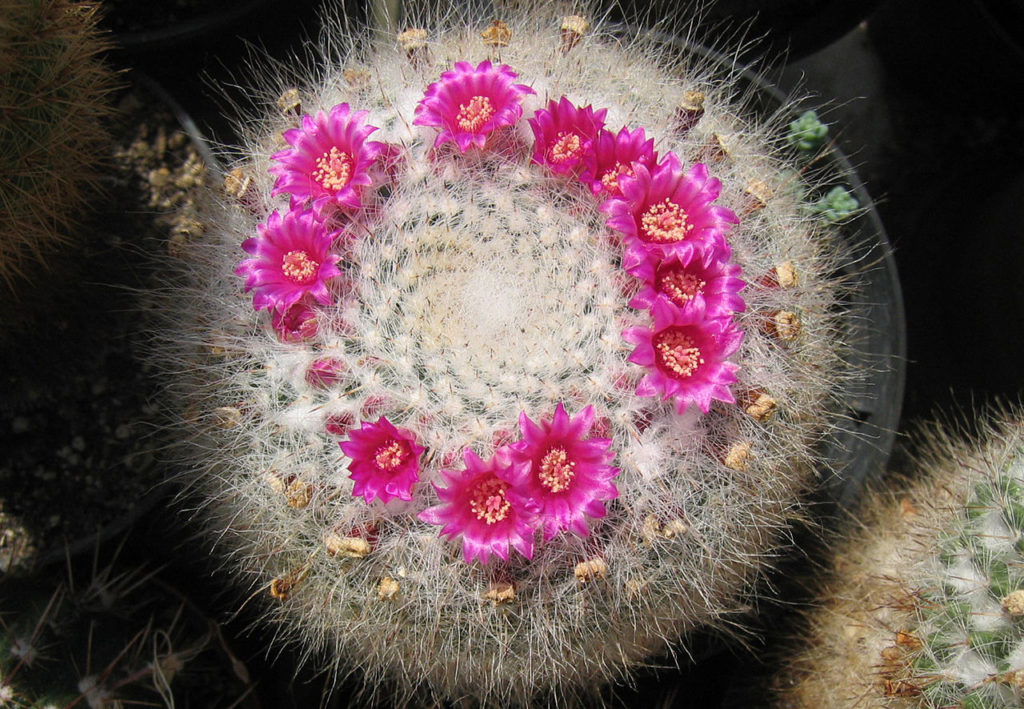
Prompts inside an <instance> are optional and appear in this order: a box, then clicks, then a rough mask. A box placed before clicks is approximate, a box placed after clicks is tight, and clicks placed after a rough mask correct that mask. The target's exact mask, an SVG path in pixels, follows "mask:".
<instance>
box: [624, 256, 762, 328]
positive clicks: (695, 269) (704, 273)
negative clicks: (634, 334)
mask: <svg viewBox="0 0 1024 709" xmlns="http://www.w3.org/2000/svg"><path fill="white" fill-rule="evenodd" d="M622 267H623V268H624V269H626V271H628V272H629V273H631V274H632V275H634V276H636V277H637V278H639V279H640V280H642V281H643V282H644V284H643V287H642V288H641V289H640V292H639V293H637V294H636V296H635V297H634V298H633V299H632V300H631V301H629V307H631V308H636V309H638V310H646V309H647V308H650V307H651V306H652V305H653V304H654V300H655V299H656V298H658V297H659V296H661V297H664V298H668V300H669V301H670V302H671V303H672V304H673V305H675V306H677V307H679V308H687V307H691V306H692V305H693V304H696V303H703V307H704V316H705V317H707V318H717V317H723V316H728V315H729V314H730V313H735V312H742V311H743V310H745V309H746V304H745V303H744V302H743V298H742V297H740V296H739V295H738V294H739V291H740V290H741V289H742V288H743V287H744V286H746V285H747V284H746V283H745V282H744V281H743V280H742V279H741V278H740V277H739V275H740V272H741V269H740V267H739V266H738V265H736V264H732V263H729V262H728V261H723V260H722V259H720V258H718V257H717V255H716V253H715V251H714V249H712V248H709V247H707V246H702V247H698V248H695V249H693V250H692V251H690V252H689V254H687V255H685V256H684V255H681V254H678V253H676V254H672V255H671V256H669V257H668V258H665V259H661V258H658V257H657V256H656V255H654V254H652V253H651V252H650V251H649V250H648V249H646V248H644V247H643V246H640V245H638V244H635V243H634V244H632V245H631V246H630V247H629V248H627V249H626V253H625V254H624V255H623V257H622Z"/></svg>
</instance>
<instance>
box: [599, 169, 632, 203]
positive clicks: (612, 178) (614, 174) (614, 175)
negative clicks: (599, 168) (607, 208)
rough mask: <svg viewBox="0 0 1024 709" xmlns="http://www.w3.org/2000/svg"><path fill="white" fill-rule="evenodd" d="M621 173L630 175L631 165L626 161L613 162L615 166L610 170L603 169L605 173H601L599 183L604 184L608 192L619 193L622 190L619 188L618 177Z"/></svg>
mask: <svg viewBox="0 0 1024 709" xmlns="http://www.w3.org/2000/svg"><path fill="white" fill-rule="evenodd" d="M622 175H629V176H630V177H632V176H633V167H632V166H631V165H627V164H626V163H622V162H617V163H615V167H613V168H612V169H611V170H607V171H605V173H604V174H603V175H601V184H602V185H604V188H605V189H606V190H607V191H608V192H609V193H610V194H614V195H620V194H622V192H621V191H620V190H619V177H620V176H622Z"/></svg>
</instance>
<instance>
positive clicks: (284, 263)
mask: <svg viewBox="0 0 1024 709" xmlns="http://www.w3.org/2000/svg"><path fill="white" fill-rule="evenodd" d="M318 268H320V264H319V263H317V262H316V261H314V260H313V259H311V258H310V257H309V254H307V253H306V252H305V251H301V250H296V251H289V252H288V253H286V254H285V255H284V258H283V259H281V273H283V274H284V277H285V278H287V279H288V280H289V281H291V282H292V283H295V284H297V285H300V286H304V285H307V284H309V283H312V282H313V279H314V278H316V270H317V269H318Z"/></svg>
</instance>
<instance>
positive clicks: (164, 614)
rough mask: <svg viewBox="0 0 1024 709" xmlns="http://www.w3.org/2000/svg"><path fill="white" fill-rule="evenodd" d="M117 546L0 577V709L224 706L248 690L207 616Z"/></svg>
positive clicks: (242, 671) (239, 665)
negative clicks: (123, 556) (104, 553)
mask: <svg viewBox="0 0 1024 709" xmlns="http://www.w3.org/2000/svg"><path fill="white" fill-rule="evenodd" d="M119 553H120V549H118V550H117V552H115V553H114V555H113V558H111V559H109V561H107V562H106V563H103V564H100V563H99V558H100V556H99V550H97V554H96V555H95V556H94V557H93V558H91V559H90V558H88V557H87V558H86V559H85V560H84V563H77V564H76V563H72V562H71V561H70V560H69V561H68V565H67V570H66V575H64V574H61V573H59V572H58V573H57V574H54V573H53V571H52V570H50V571H49V572H48V573H47V572H43V573H40V574H39V575H37V576H35V577H16V576H13V575H6V576H3V577H2V578H0V598H2V599H3V613H2V614H0V707H3V708H4V709H7V708H8V707H12V708H18V709H21V708H25V709H28V708H31V709H68V708H70V707H73V706H80V707H86V706H87V707H93V708H94V709H105V708H108V707H109V708H110V709H113V708H114V707H122V706H136V705H143V706H155V705H157V704H159V705H160V706H175V705H177V706H182V705H187V704H189V703H190V704H191V705H192V706H209V707H212V706H228V705H229V704H231V703H232V702H235V701H237V700H239V698H240V697H243V696H244V695H245V694H246V693H247V691H251V689H252V687H251V686H250V684H249V680H248V678H247V677H246V674H247V673H246V671H245V667H244V665H243V664H242V663H241V662H240V661H239V660H238V659H237V658H236V657H235V656H234V655H233V654H232V653H231V652H230V650H229V649H228V648H227V646H226V645H225V643H224V641H223V639H222V637H221V636H220V633H219V629H218V628H217V627H216V625H215V624H214V623H213V621H212V620H211V619H209V618H208V617H206V616H205V615H204V614H203V613H202V612H200V610H199V609H198V607H196V606H195V605H194V604H193V603H192V602H191V601H190V600H189V599H188V598H187V597H185V596H183V595H182V594H181V593H179V592H178V591H177V590H175V589H174V588H173V587H171V586H169V585H167V583H166V582H164V581H163V580H162V579H161V578H160V576H159V570H158V569H145V568H139V567H133V566H131V565H127V564H125V563H124V562H122V561H120V560H119V559H118V554H119ZM87 564H91V566H86V565H87ZM186 700H187V701H186Z"/></svg>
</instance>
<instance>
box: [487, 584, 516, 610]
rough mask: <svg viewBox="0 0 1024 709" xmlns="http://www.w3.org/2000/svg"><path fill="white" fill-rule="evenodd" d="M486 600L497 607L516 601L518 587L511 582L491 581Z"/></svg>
mask: <svg viewBox="0 0 1024 709" xmlns="http://www.w3.org/2000/svg"><path fill="white" fill-rule="evenodd" d="M484 598H485V599H487V600H488V601H490V602H491V603H492V604H494V605H495V606H500V605H502V604H505V603H511V602H512V601H514V600H515V599H516V585H515V584H514V583H511V582H509V581H491V583H490V585H489V586H488V587H487V592H486V593H484Z"/></svg>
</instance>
